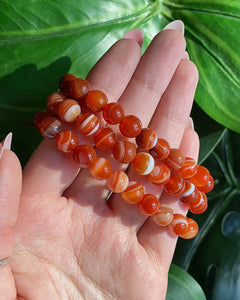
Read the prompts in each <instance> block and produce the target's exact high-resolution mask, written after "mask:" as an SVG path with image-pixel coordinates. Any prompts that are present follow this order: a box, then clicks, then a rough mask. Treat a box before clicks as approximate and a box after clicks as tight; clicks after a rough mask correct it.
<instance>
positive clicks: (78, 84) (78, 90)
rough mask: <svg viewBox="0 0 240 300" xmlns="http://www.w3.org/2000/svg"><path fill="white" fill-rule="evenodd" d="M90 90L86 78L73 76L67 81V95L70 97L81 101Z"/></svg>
mask: <svg viewBox="0 0 240 300" xmlns="http://www.w3.org/2000/svg"><path fill="white" fill-rule="evenodd" d="M89 90H90V84H89V82H88V81H87V80H86V79H82V78H75V79H73V80H72V81H70V82H69V88H68V91H67V96H68V97H69V98H71V99H75V100H77V101H81V100H83V99H84V97H85V96H86V95H87V93H88V92H89Z"/></svg>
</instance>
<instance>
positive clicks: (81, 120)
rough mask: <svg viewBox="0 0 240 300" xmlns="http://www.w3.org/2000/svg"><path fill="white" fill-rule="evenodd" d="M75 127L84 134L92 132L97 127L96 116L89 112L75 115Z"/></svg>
mask: <svg viewBox="0 0 240 300" xmlns="http://www.w3.org/2000/svg"><path fill="white" fill-rule="evenodd" d="M76 127H77V129H78V130H79V131H80V132H81V133H82V134H85V135H92V134H94V133H95V132H96V131H97V130H98V128H99V120H98V117H97V116H95V115H94V114H91V113H85V114H83V115H80V116H78V117H77V120H76Z"/></svg>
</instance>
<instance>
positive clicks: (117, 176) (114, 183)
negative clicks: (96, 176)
mask: <svg viewBox="0 0 240 300" xmlns="http://www.w3.org/2000/svg"><path fill="white" fill-rule="evenodd" d="M128 183H129V179H128V176H127V174H126V173H125V172H123V171H121V170H117V171H113V172H112V174H111V175H110V177H109V178H108V180H107V186H108V188H109V190H110V191H112V192H113V193H122V192H123V191H125V190H126V188H127V187H128Z"/></svg>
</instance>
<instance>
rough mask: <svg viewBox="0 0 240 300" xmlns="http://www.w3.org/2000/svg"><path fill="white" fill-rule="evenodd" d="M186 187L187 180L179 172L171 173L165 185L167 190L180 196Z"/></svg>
mask: <svg viewBox="0 0 240 300" xmlns="http://www.w3.org/2000/svg"><path fill="white" fill-rule="evenodd" d="M184 188H185V181H184V180H183V178H182V176H180V175H179V174H177V173H172V174H171V175H170V178H169V181H168V182H167V183H166V184H165V185H164V189H165V191H166V192H167V193H168V194H170V195H173V196H179V195H180V194H181V193H182V192H183V191H184Z"/></svg>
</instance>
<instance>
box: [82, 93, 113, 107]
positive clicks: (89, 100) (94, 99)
mask: <svg viewBox="0 0 240 300" xmlns="http://www.w3.org/2000/svg"><path fill="white" fill-rule="evenodd" d="M85 102H86V105H87V107H88V108H89V109H90V110H91V111H92V112H97V111H100V110H102V109H103V108H104V106H105V105H106V104H107V103H108V98H107V96H106V95H105V94H104V93H103V92H101V91H98V90H93V91H90V92H88V93H87V95H86V97H85Z"/></svg>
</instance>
